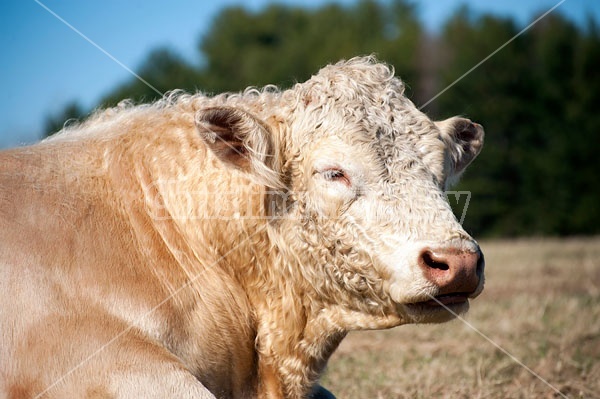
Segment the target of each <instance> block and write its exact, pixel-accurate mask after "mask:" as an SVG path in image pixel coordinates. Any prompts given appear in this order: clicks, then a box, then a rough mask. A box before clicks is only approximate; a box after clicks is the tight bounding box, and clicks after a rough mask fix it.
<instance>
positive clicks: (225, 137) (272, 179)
mask: <svg viewBox="0 0 600 399" xmlns="http://www.w3.org/2000/svg"><path fill="white" fill-rule="evenodd" d="M196 128H197V129H198V133H199V134H200V137H201V138H202V139H203V140H204V142H205V143H206V145H207V147H208V148H209V149H210V150H211V151H212V152H213V153H214V154H215V155H216V157H217V158H219V159H220V160H221V161H222V162H223V163H224V164H225V165H226V166H229V167H233V168H236V169H238V170H241V171H243V172H246V173H249V174H250V175H251V177H252V178H254V180H256V181H257V182H259V183H261V184H264V185H265V186H269V187H279V186H280V178H279V173H278V164H279V162H278V150H277V147H276V143H275V138H274V136H273V134H272V133H271V130H270V128H269V126H268V125H267V124H266V123H265V122H263V121H262V120H260V119H259V118H257V117H255V116H254V115H252V114H250V113H249V112H247V111H244V110H241V109H239V108H234V107H224V106H221V107H210V108H204V109H201V110H199V111H198V112H197V113H196Z"/></svg>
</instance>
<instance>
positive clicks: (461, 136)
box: [435, 117, 484, 179]
mask: <svg viewBox="0 0 600 399" xmlns="http://www.w3.org/2000/svg"><path fill="white" fill-rule="evenodd" d="M435 124H436V125H437V127H438V128H439V129H440V131H441V132H442V138H443V139H444V142H445V143H446V147H447V150H448V153H449V155H450V160H451V162H452V168H451V169H452V171H451V173H450V174H451V176H448V177H450V178H454V179H457V178H458V177H459V176H460V175H461V174H462V172H464V171H465V169H466V168H467V166H469V164H470V163H471V162H472V161H473V160H474V159H475V157H477V155H479V152H480V151H481V148H482V147H483V136H484V133H483V127H482V126H481V125H480V124H478V123H474V122H471V121H470V120H469V119H465V118H459V117H453V118H450V119H446V120H444V121H439V122H435Z"/></svg>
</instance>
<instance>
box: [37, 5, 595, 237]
mask: <svg viewBox="0 0 600 399" xmlns="http://www.w3.org/2000/svg"><path fill="white" fill-rule="evenodd" d="M520 29H521V27H517V26H516V25H515V23H514V21H512V20H511V19H507V18H501V17H496V16H490V15H474V14H472V13H471V12H470V11H469V10H468V9H467V8H462V9H460V10H459V12H457V13H456V14H455V15H454V16H452V17H450V18H449V19H448V21H447V23H446V24H445V26H444V27H443V29H442V31H441V33H440V34H439V35H437V36H432V35H431V34H428V33H427V32H425V31H424V29H423V27H422V24H421V23H420V21H419V20H418V18H417V10H416V9H415V6H414V5H413V3H411V2H409V1H407V0H390V1H385V2H378V1H374V0H363V1H358V2H357V3H355V4H354V5H352V6H347V7H345V6H341V5H339V4H328V5H325V6H323V7H320V8H314V9H312V8H299V7H290V6H285V5H281V4H274V5H271V6H269V7H268V8H266V9H263V10H261V11H259V12H250V11H248V10H247V9H245V8H242V7H232V8H226V9H224V10H223V11H222V12H221V14H220V15H219V16H218V17H217V18H216V19H215V21H214V23H213V25H212V27H211V29H210V30H209V31H208V33H207V34H206V35H205V36H203V37H202V39H201V40H200V42H199V44H198V48H199V51H200V55H201V57H202V59H203V63H202V64H201V66H200V67H197V66H193V65H190V64H189V63H187V62H186V61H185V60H183V59H182V58H181V57H179V56H178V55H176V54H174V53H173V52H172V51H170V50H169V49H158V50H155V51H153V52H152V53H151V54H150V55H149V56H148V58H147V60H146V61H145V62H144V63H143V64H142V66H141V67H140V68H139V69H138V71H136V72H137V74H138V75H140V76H141V77H142V78H143V79H144V80H146V81H147V82H148V83H149V84H151V85H152V86H153V87H154V89H156V90H157V91H159V92H161V93H164V92H165V91H168V90H172V89H184V90H187V91H192V92H194V91H196V90H201V91H204V92H207V93H216V92H222V91H238V90H241V89H243V88H245V87H247V86H263V85H265V84H269V83H273V84H277V85H279V86H281V87H289V86H291V85H292V84H294V83H295V82H297V81H303V80H305V79H307V78H308V77H309V76H310V75H311V74H312V73H315V72H316V71H317V70H318V69H319V68H320V67H321V66H323V65H325V64H328V63H331V62H335V61H337V60H339V59H342V58H349V57H352V56H355V55H364V54H371V53H375V54H376V55H377V56H378V57H379V58H380V59H381V60H384V61H386V62H388V63H390V64H392V65H394V66H395V68H396V73H397V75H399V76H400V77H402V79H403V80H404V81H405V82H406V84H407V87H408V91H407V94H408V95H409V96H410V97H411V98H412V99H413V100H414V101H415V103H416V104H417V105H419V104H425V103H427V102H428V101H429V100H430V99H431V98H433V97H434V96H435V95H436V94H437V93H439V92H440V91H442V90H443V89H444V88H446V87H447V86H448V85H450V84H453V83H454V82H455V81H456V80H457V79H458V78H459V77H461V76H462V75H463V74H465V72H467V71H468V70H470V69H471V68H472V67H473V66H475V65H476V64H477V63H479V62H480V61H482V60H483V59H484V58H486V57H487V56H488V55H490V54H492V53H493V52H494V51H496V50H497V49H498V48H499V47H500V46H502V45H503V44H505V43H506V42H507V41H509V40H511V39H512V38H513V37H514V36H515V35H517V33H519V31H520ZM598 65H600V32H599V29H598V27H597V25H596V24H595V23H594V22H593V21H591V20H590V22H589V23H588V25H587V27H583V28H582V27H579V26H576V25H574V24H573V23H571V22H569V21H568V20H566V19H565V18H564V17H562V16H561V15H560V14H558V13H556V12H555V13H552V14H550V15H548V16H547V17H545V18H544V19H543V20H541V21H540V22H539V23H538V24H536V25H535V26H533V27H532V28H531V29H530V30H528V31H526V32H525V33H523V34H522V35H520V36H518V37H517V38H516V39H514V40H513V41H511V42H510V44H508V45H507V46H506V47H504V48H503V49H502V50H500V51H498V53H496V54H494V55H493V56H492V57H491V58H490V59H488V60H487V61H486V62H484V63H483V64H482V65H481V66H479V67H478V68H476V69H475V70H473V71H472V72H471V73H470V74H468V75H467V76H465V77H464V78H463V79H461V80H460V81H458V82H457V83H456V84H455V85H453V86H452V87H451V88H450V89H449V90H448V91H446V92H444V93H443V94H441V95H440V96H439V97H438V98H436V99H435V100H434V101H432V102H431V103H429V104H428V105H427V106H426V107H424V109H423V111H425V112H427V113H428V114H429V115H430V116H431V117H432V118H435V119H442V118H446V117H449V116H451V115H455V114H460V115H464V116H466V117H469V118H471V119H473V120H476V121H478V122H480V123H482V124H483V125H484V126H485V128H486V145H485V147H484V150H483V153H482V154H481V155H480V157H479V158H478V159H477V160H476V161H475V164H474V165H473V166H472V167H471V168H470V169H469V170H467V172H466V174H465V176H464V178H463V180H462V182H461V183H460V184H459V187H457V188H456V190H469V191H471V192H472V196H471V199H470V203H469V208H468V210H467V212H466V219H465V226H466V228H467V229H468V230H469V231H470V232H472V233H473V234H475V235H477V236H486V235H487V236H518V235H568V234H598V233H600V207H599V203H600V184H598V180H599V179H598V175H599V173H600V156H599V155H598V154H597V152H598V151H599V150H600V112H598V106H599V104H600V74H599V73H598ZM154 89H153V88H150V87H148V85H146V84H145V83H143V82H141V81H139V80H138V79H135V78H132V79H131V80H130V81H128V82H126V83H125V84H123V85H121V86H120V87H117V88H116V89H115V90H113V91H112V92H111V93H110V94H109V95H108V96H107V97H106V98H105V99H104V100H103V101H102V102H101V103H102V104H101V105H102V106H107V105H114V104H116V103H117V102H118V101H120V100H121V99H123V98H131V99H133V100H134V101H136V102H141V101H144V102H146V101H151V100H153V99H156V98H158V97H159V94H158V93H157V92H156V91H155V90H154ZM82 115H84V111H83V110H82V109H81V108H80V107H78V106H77V105H76V104H74V103H73V104H71V105H69V106H68V107H67V108H66V109H65V111H64V112H63V113H62V114H61V115H57V116H55V117H52V118H49V120H48V123H47V131H48V132H54V131H56V130H58V129H60V127H62V124H63V121H64V120H65V119H69V118H79V117H81V116H82ZM462 206H464V202H462V201H459V205H458V206H457V213H458V214H459V216H460V213H461V212H462V209H459V208H460V207H462Z"/></svg>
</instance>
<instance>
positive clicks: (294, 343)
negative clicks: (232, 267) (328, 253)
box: [249, 248, 346, 398]
mask: <svg viewBox="0 0 600 399" xmlns="http://www.w3.org/2000/svg"><path fill="white" fill-rule="evenodd" d="M269 258H270V261H271V262H272V263H271V264H270V265H268V268H269V269H270V271H271V273H268V274H267V275H265V274H263V273H260V274H258V275H256V276H255V278H256V279H257V280H256V281H260V282H259V283H258V284H259V285H261V286H262V287H261V289H260V290H259V292H260V294H259V295H254V296H253V297H252V298H249V299H250V301H251V302H252V305H253V307H254V309H255V312H256V317H257V338H256V343H257V346H256V347H257V350H258V355H259V374H260V382H261V387H260V389H261V392H260V394H259V397H265V398H271V397H286V398H305V397H307V396H308V394H309V393H310V390H311V389H312V387H313V386H314V385H315V383H316V382H317V380H318V378H319V376H320V374H321V373H322V371H323V369H324V367H325V365H326V363H327V360H328V359H329V357H330V356H331V354H332V353H333V351H334V350H335V349H336V348H337V346H338V345H339V343H340V342H341V341H342V339H343V338H344V337H345V336H346V331H345V330H344V329H342V328H340V327H339V326H338V325H337V324H336V320H335V318H334V317H331V315H332V314H331V312H330V311H329V310H328V309H327V307H326V306H325V305H324V304H323V303H322V301H321V299H320V298H319V297H318V295H317V294H316V293H315V292H311V289H310V287H309V286H308V284H306V283H305V282H303V281H302V277H301V276H293V270H298V267H300V265H290V264H279V263H278V260H279V259H281V258H279V257H278V256H277V249H276V248H274V249H273V250H272V251H271V253H270V255H269ZM249 285H250V286H251V285H252V283H249Z"/></svg>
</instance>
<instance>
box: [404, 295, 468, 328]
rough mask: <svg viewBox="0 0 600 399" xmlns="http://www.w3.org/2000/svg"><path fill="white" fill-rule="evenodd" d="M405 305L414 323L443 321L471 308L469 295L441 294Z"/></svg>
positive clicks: (407, 313)
mask: <svg viewBox="0 0 600 399" xmlns="http://www.w3.org/2000/svg"><path fill="white" fill-rule="evenodd" d="M403 307H404V310H405V312H406V315H407V316H408V318H409V319H410V320H411V321H412V322H413V323H443V322H445V321H449V320H452V319H454V318H456V317H457V316H459V315H461V314H464V313H466V312H467V311H468V310H469V295H468V294H450V295H440V296H437V297H435V298H433V299H430V300H427V301H421V302H415V303H409V304H404V305H403Z"/></svg>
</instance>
